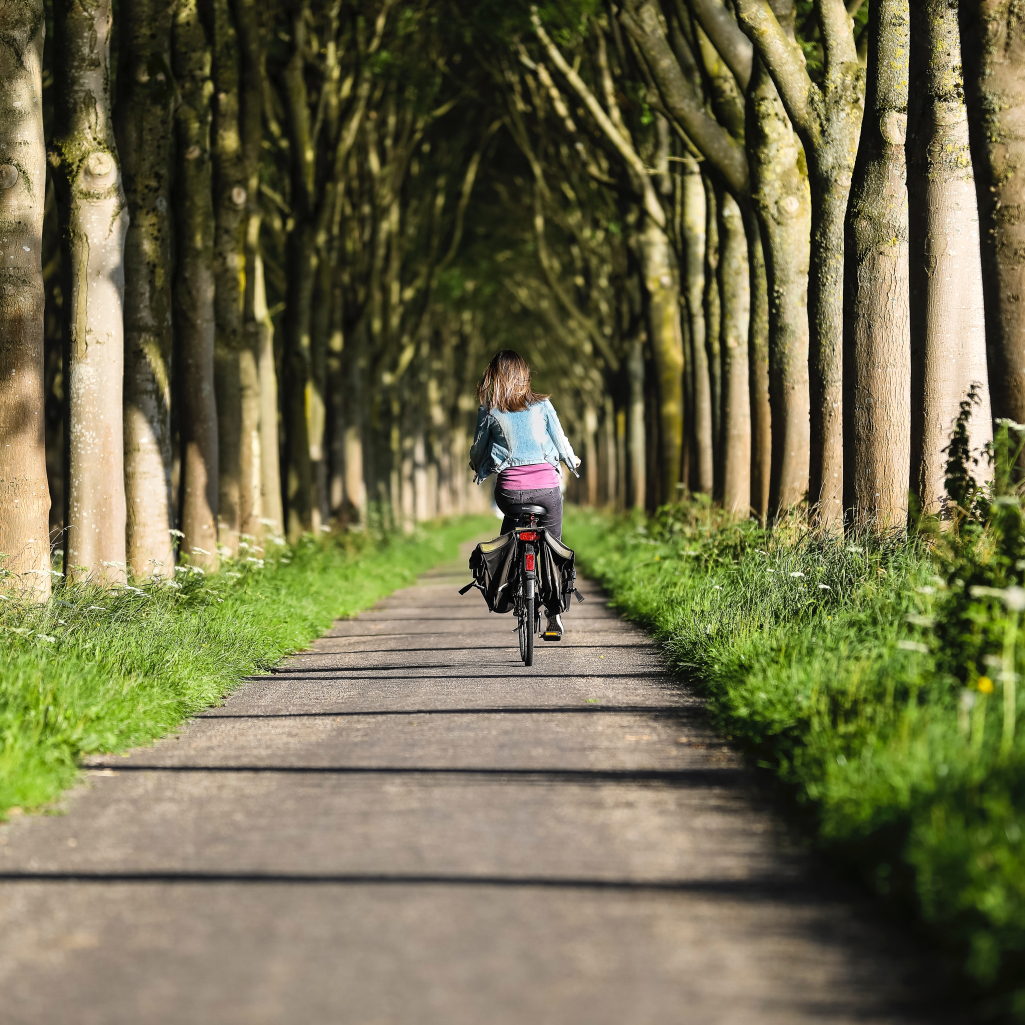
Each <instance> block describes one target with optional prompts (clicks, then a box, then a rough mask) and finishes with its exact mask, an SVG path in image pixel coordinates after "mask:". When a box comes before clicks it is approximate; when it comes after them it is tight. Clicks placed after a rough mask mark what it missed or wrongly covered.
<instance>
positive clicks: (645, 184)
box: [530, 7, 666, 228]
mask: <svg viewBox="0 0 1025 1025" xmlns="http://www.w3.org/2000/svg"><path fill="white" fill-rule="evenodd" d="M530 19H531V22H532V23H533V25H534V31H535V32H536V33H537V38H538V39H539V40H540V42H541V45H542V46H543V47H544V50H545V52H546V53H547V54H548V57H549V59H550V60H551V62H552V63H553V64H554V65H555V66H556V67H557V68H558V69H559V71H560V72H561V73H562V75H563V77H564V78H565V79H566V81H567V82H569V84H570V85H571V86H572V87H573V91H574V92H575V93H576V94H577V95H578V96H579V97H580V99H581V100H582V101H583V103H584V106H586V107H587V109H588V110H589V111H590V112H591V116H592V117H593V118H594V120H595V121H596V122H597V124H598V127H599V128H600V129H601V130H602V132H603V133H604V134H605V136H606V138H608V140H609V142H611V143H612V145H613V146H614V147H615V149H616V152H617V153H618V154H619V155H620V157H622V159H623V161H624V163H626V165H627V166H628V167H629V168H630V170H631V171H633V172H634V175H635V176H636V178H637V181H638V187H639V188H640V190H641V193H642V196H643V202H644V212H645V213H646V214H647V215H648V216H649V217H650V218H651V219H652V220H653V221H654V222H655V223H656V224H657V225H658V226H659V227H660V228H664V227H665V225H666V215H665V211H664V210H663V209H662V204H661V203H659V201H658V196H656V195H655V190H654V188H653V187H652V184H651V181H650V180H649V177H648V168H647V167H646V166H645V164H644V161H643V160H641V158H640V156H638V154H637V152H636V150H635V149H634V148H633V146H631V145H630V143H629V142H628V141H627V140H626V139H624V138H623V136H622V135H621V134H620V132H619V130H618V129H617V128H616V126H615V125H614V124H613V123H612V120H611V119H610V118H609V115H608V114H606V113H605V111H604V110H603V109H602V105H601V104H600V103H599V102H598V99H597V97H596V96H595V95H594V93H592V92H591V90H590V89H589V88H588V87H587V84H586V83H585V82H584V80H583V79H582V78H581V77H580V76H579V75H578V74H577V73H576V71H574V70H573V68H571V67H570V65H569V64H568V63H567V62H566V58H565V57H563V55H562V53H561V51H560V50H559V48H558V47H557V46H556V45H555V43H553V42H552V40H551V38H550V37H549V35H548V33H547V32H545V30H544V27H543V26H542V25H541V19H540V18H539V17H538V14H537V8H536V7H534V8H531V13H530Z"/></svg>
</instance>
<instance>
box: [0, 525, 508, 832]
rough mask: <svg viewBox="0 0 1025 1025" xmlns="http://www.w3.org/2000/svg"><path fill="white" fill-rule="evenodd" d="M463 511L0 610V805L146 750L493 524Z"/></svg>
mask: <svg viewBox="0 0 1025 1025" xmlns="http://www.w3.org/2000/svg"><path fill="white" fill-rule="evenodd" d="M493 528H494V519H493V517H487V516H485V517H480V516H469V517H461V518H458V519H453V520H449V521H447V522H445V523H442V524H438V525H432V526H430V527H426V528H424V529H421V530H419V531H418V532H417V533H416V534H415V535H413V536H411V537H401V538H384V539H381V538H376V539H375V538H371V537H369V536H368V535H365V534H347V535H342V536H339V537H328V538H326V539H324V540H322V541H321V540H314V539H307V540H304V541H302V542H300V543H299V544H298V545H297V546H295V547H284V546H282V547H280V548H278V549H277V550H276V552H275V553H274V554H271V553H266V554H265V555H264V558H263V559H257V558H255V557H250V558H249V559H242V560H240V561H239V562H238V563H237V564H235V565H233V566H227V567H226V568H225V569H223V570H222V571H221V572H220V573H217V574H212V575H209V576H206V575H204V574H203V573H202V572H201V571H199V570H190V569H189V568H188V567H179V568H178V570H179V571H178V572H177V573H176V574H175V580H174V581H172V582H171V583H157V582H154V583H147V584H145V585H143V586H140V587H125V588H117V589H115V590H101V589H98V588H90V587H65V588H61V589H59V590H58V591H56V592H55V594H54V597H53V598H52V599H51V600H50V601H49V602H47V604H46V605H44V606H36V607H25V606H19V605H17V604H16V603H15V602H12V601H10V600H6V599H5V600H4V601H3V602H2V603H0V634H2V636H3V649H4V650H3V652H2V653H0V811H2V812H8V813H9V810H10V809H11V808H20V809H29V808H32V807H37V806H39V805H42V804H45V803H46V802H48V801H51V800H53V798H54V797H56V796H57V795H58V794H59V792H60V791H61V790H62V789H63V788H64V787H67V786H69V785H70V784H71V783H72V782H73V781H74V779H75V777H76V775H77V767H76V766H77V761H78V759H79V757H80V756H81V755H84V754H92V753H99V752H116V751H121V750H124V749H126V748H129V747H134V746H137V745H140V744H145V743H148V742H149V741H152V740H154V739H155V738H157V737H159V736H161V735H163V734H165V733H167V732H169V731H170V730H173V729H175V727H177V726H178V725H179V724H180V723H181V721H182V720H183V719H184V718H186V717H187V716H189V715H190V714H192V713H194V712H196V711H197V710H199V709H201V708H204V707H206V706H208V705H210V704H213V703H215V702H216V701H218V700H219V699H220V698H221V697H223V696H224V695H225V694H227V693H228V692H229V691H230V690H231V689H232V688H233V687H235V686H236V685H237V684H238V683H239V681H240V680H241V679H242V678H243V677H244V676H247V675H250V674H252V673H258V672H260V671H262V670H266V669H268V668H269V667H270V666H272V665H273V664H274V663H275V662H277V661H278V660H279V659H280V658H281V657H282V656H284V655H287V654H288V653H289V652H292V651H296V650H299V649H301V648H302V647H304V646H305V645H306V644H308V643H309V641H311V640H312V639H313V638H314V637H317V636H318V635H319V634H321V633H322V632H323V631H324V630H325V629H326V628H327V627H328V626H329V625H330V624H331V622H332V620H334V619H337V618H338V617H344V616H350V615H353V614H354V613H356V612H358V611H359V610H361V609H364V608H367V607H368V606H370V605H372V604H373V603H374V602H375V601H377V600H378V599H379V598H381V597H383V596H385V595H387V594H389V593H391V592H392V591H393V590H395V589H396V588H398V587H402V586H405V585H407V584H409V583H410V582H411V581H412V580H413V579H414V578H415V577H416V576H417V575H418V574H419V573H422V572H423V571H424V570H427V569H429V568H430V567H431V566H434V565H437V564H438V563H439V562H442V561H445V560H447V559H452V558H454V557H455V556H456V554H457V552H458V547H459V545H460V543H462V542H463V541H465V540H467V539H468V538H470V537H473V536H475V535H476V534H480V533H483V532H486V531H488V530H492V529H493Z"/></svg>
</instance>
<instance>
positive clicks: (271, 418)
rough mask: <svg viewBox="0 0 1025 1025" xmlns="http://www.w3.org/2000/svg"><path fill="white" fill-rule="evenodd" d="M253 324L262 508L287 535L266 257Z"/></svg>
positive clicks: (256, 284)
mask: <svg viewBox="0 0 1025 1025" xmlns="http://www.w3.org/2000/svg"><path fill="white" fill-rule="evenodd" d="M252 277H253V318H254V319H253V324H254V326H255V329H256V335H257V341H256V353H257V358H256V369H257V377H258V379H259V388H260V393H259V400H260V464H259V472H260V505H261V507H262V512H263V517H262V518H263V521H264V525H265V526H266V527H268V528H269V529H270V530H271V531H273V532H274V534H276V535H278V536H280V535H281V534H283V533H284V528H285V517H284V510H283V508H282V504H281V445H280V442H279V440H278V378H277V371H276V369H275V366H274V323H273V321H272V320H271V318H270V314H269V313H268V312H267V293H266V289H265V288H264V281H263V258H262V257H261V256H260V254H259V251H256V253H255V258H254V260H253V275H252Z"/></svg>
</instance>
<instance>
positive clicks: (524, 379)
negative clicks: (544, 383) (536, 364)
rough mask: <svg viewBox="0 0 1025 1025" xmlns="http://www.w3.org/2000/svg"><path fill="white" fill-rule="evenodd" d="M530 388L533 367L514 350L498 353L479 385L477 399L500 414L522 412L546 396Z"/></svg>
mask: <svg viewBox="0 0 1025 1025" xmlns="http://www.w3.org/2000/svg"><path fill="white" fill-rule="evenodd" d="M547 398H548V396H547V395H539V394H538V393H537V392H535V391H531V389H530V367H528V366H527V361H526V360H525V359H524V358H523V357H522V356H521V355H520V354H519V353H518V352H513V351H512V349H503V350H502V351H501V352H499V353H497V354H496V355H495V357H494V358H493V359H492V360H491V362H490V363H489V364H488V369H487V370H485V371H484V376H483V377H482V378H481V382H480V384H478V385H477V401H478V402H479V403H480V404H481V405H482V406H484V407H485V408H486V409H497V410H498V411H499V412H500V413H520V412H522V411H523V410H524V409H528V408H529V407H530V406H532V405H534V403H535V402H541V401H543V400H544V399H547Z"/></svg>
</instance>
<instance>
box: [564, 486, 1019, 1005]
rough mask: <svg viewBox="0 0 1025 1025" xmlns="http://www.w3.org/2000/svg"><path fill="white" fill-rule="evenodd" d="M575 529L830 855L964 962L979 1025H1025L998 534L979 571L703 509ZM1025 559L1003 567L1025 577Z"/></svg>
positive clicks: (1009, 685) (904, 548)
mask: <svg viewBox="0 0 1025 1025" xmlns="http://www.w3.org/2000/svg"><path fill="white" fill-rule="evenodd" d="M1008 501H1010V500H1008ZM1015 502H1017V500H1015ZM1005 504H1006V503H1005ZM1014 508H1015V509H1016V510H1018V512H1017V513H1016V515H1018V517H1019V520H1020V518H1021V517H1020V512H1021V505H1020V503H1019V504H1016V505H1015V506H1014ZM1016 522H1017V521H1016ZM566 533H567V539H568V541H569V543H570V544H571V545H573V547H574V548H576V550H577V552H578V556H579V559H580V563H581V566H582V567H583V568H584V569H585V570H586V571H587V572H588V573H589V574H591V575H593V576H594V577H596V578H597V579H598V580H600V581H601V582H602V583H603V584H604V586H605V587H606V588H607V589H608V590H609V591H610V593H611V595H612V596H613V599H614V603H615V604H616V605H617V607H618V608H619V609H621V610H622V611H623V613H625V614H626V615H627V616H628V617H629V618H631V619H633V620H634V621H636V622H638V623H640V624H642V625H643V626H645V627H646V628H647V629H648V630H650V631H651V632H652V633H654V634H655V635H656V636H657V637H658V638H660V639H661V640H663V642H664V647H665V652H666V656H667V658H668V661H669V663H670V665H671V666H672V667H673V668H674V669H675V670H676V671H677V672H678V673H679V675H680V676H681V677H682V678H684V679H686V680H687V681H688V682H691V683H693V684H694V685H696V686H697V687H698V688H699V689H700V690H701V691H702V692H703V693H704V695H705V696H706V697H707V702H708V708H709V710H710V713H711V715H712V717H713V719H714V721H715V722H716V724H717V725H718V727H719V728H720V729H721V730H722V731H723V732H724V733H726V734H728V735H729V736H731V737H733V738H735V739H737V740H738V741H740V742H741V743H742V744H743V745H744V746H745V747H746V748H747V750H748V751H749V753H750V754H751V756H752V757H753V759H754V760H755V761H757V763H758V764H759V765H761V766H763V767H765V768H766V769H769V770H771V771H772V772H773V773H775V774H776V776H777V777H778V779H779V780H780V781H781V782H782V784H783V785H784V788H785V791H786V793H787V794H789V795H790V797H791V798H792V799H793V800H794V802H795V804H796V806H797V808H798V809H799V811H800V817H801V819H802V820H803V822H804V825H805V827H806V828H807V830H808V831H809V833H810V835H811V836H813V837H814V839H815V841H816V842H817V844H818V846H819V848H820V849H821V850H822V851H823V852H824V853H825V854H826V855H827V856H828V857H830V858H831V859H832V860H834V861H837V862H840V863H842V864H843V865H845V866H846V867H847V868H849V869H850V870H852V871H853V872H855V873H857V874H858V875H859V876H860V877H861V879H862V880H863V881H864V882H865V883H866V884H867V885H868V886H869V887H871V888H872V889H873V890H874V891H875V892H876V893H877V894H879V895H881V896H882V897H884V898H886V899H887V900H888V901H890V902H893V903H894V906H895V909H897V910H901V911H902V912H911V913H912V914H913V915H914V916H917V920H918V921H919V922H921V923H922V924H923V926H924V931H925V932H926V933H927V934H928V935H929V937H930V938H931V939H933V940H935V941H938V942H939V943H940V944H941V945H942V947H943V948H944V949H945V950H946V952H948V953H949V954H950V955H951V956H952V957H953V958H955V959H956V960H957V961H958V962H959V963H960V964H961V965H963V966H964V979H965V983H964V985H965V988H966V991H967V992H968V993H970V994H971V998H972V999H973V1002H974V1003H975V1006H976V1008H977V1014H978V1020H980V1021H981V1020H985V1019H989V1018H1001V1019H1002V1018H1005V1017H1009V1018H1011V1019H1013V1020H1016V1021H1025V842H1023V833H1025V729H1022V728H1021V725H1020V719H1021V712H1022V707H1021V705H1022V702H1021V700H1020V691H1021V688H1018V689H1017V691H1016V690H1015V688H1014V685H1013V680H1014V679H1015V678H1016V675H1017V676H1018V677H1019V678H1020V674H1021V673H1022V672H1023V671H1025V657H1023V656H1025V651H1023V649H1025V644H1021V643H1017V642H1016V636H1017V635H1016V633H1015V631H1016V630H1018V627H1019V612H1020V609H1018V610H1017V611H1014V610H1013V607H1014V605H1015V602H1017V601H1018V599H1019V598H1021V599H1022V601H1021V604H1022V605H1025V591H1022V588H1021V587H1017V588H1015V587H1009V586H1008V585H1009V584H1011V583H1013V580H1012V579H1011V577H1008V578H1006V579H1004V578H1001V579H1000V580H996V579H993V573H994V572H995V569H994V567H996V565H997V560H996V559H995V557H994V554H993V553H994V552H998V551H999V549H1000V543H998V542H997V541H994V540H993V534H992V532H991V531H990V528H989V527H987V528H986V537H987V538H988V539H989V540H984V541H982V542H979V543H977V544H975V543H974V542H973V544H974V545H975V546H974V548H973V552H974V554H973V555H972V557H971V558H967V557H966V556H965V555H964V553H962V554H961V555H960V556H958V557H957V558H953V557H949V556H944V555H941V554H940V553H938V550H937V546H936V545H935V543H931V542H928V541H927V539H923V538H915V537H911V538H908V537H906V536H902V537H900V538H894V539H890V540H886V539H875V540H872V539H862V540H859V541H858V542H857V543H855V542H852V541H850V540H847V541H842V542H837V541H835V540H822V539H816V538H815V537H813V536H812V535H810V534H808V533H807V532H806V531H802V530H801V529H800V528H799V527H798V526H797V525H796V524H794V523H790V524H784V525H782V526H781V527H779V528H777V529H776V530H775V531H772V532H769V531H765V530H762V529H760V528H759V527H758V526H757V525H756V524H754V523H751V522H748V523H739V522H736V521H731V520H729V519H728V518H726V517H723V516H722V515H721V514H717V513H715V512H714V511H713V510H711V509H710V508H709V507H708V506H707V505H698V504H695V505H690V506H681V507H678V508H675V509H673V510H663V511H662V512H661V513H660V514H659V515H658V516H657V517H655V518H654V519H650V520H643V519H629V518H619V519H613V518H611V517H609V516H604V515H601V514H597V513H593V512H586V511H582V510H578V511H572V510H571V511H569V514H568V516H567V531H566ZM980 536H981V535H980ZM1014 544H1015V545H1018V544H1022V545H1025V535H1021V534H1020V536H1018V537H1017V538H1016V540H1015V542H1014ZM1022 555H1025V552H1022V553H1018V554H1017V555H1016V554H1015V553H1014V552H1012V553H1011V555H1010V556H1009V562H1008V559H1005V560H1004V561H1005V562H1008V564H1009V565H1010V567H1011V568H1010V570H1009V572H1010V573H1011V574H1012V576H1013V574H1014V573H1015V572H1019V571H1022V570H1025V559H1023V558H1022ZM1016 559H1017V562H1016V561H1015V560H1016ZM1015 566H1017V570H1016V569H1015ZM980 567H981V569H980ZM987 567H988V568H987ZM987 574H988V575H987ZM987 584H997V585H998V586H997V587H993V586H985V585H987ZM1019 592H1020V593H1019ZM1001 666H1002V667H1003V669H1002V670H1001ZM987 673H988V674H989V675H986V674H987Z"/></svg>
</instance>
